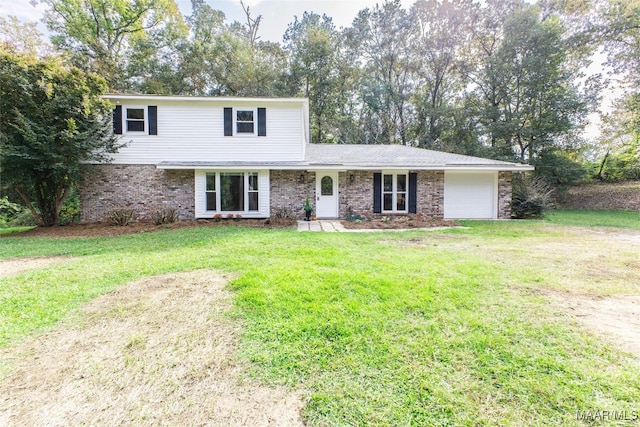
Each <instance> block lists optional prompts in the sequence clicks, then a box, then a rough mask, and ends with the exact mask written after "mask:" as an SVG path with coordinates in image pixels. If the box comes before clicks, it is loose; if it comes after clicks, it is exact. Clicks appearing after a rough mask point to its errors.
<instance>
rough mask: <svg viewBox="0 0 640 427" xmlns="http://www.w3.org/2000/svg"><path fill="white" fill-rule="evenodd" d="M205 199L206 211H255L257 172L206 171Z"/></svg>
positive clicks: (256, 207) (256, 202) (258, 203)
mask: <svg viewBox="0 0 640 427" xmlns="http://www.w3.org/2000/svg"><path fill="white" fill-rule="evenodd" d="M205 201H206V210H207V211H208V212H257V211H258V210H259V206H260V200H259V191H258V173H257V172H208V173H206V185H205Z"/></svg>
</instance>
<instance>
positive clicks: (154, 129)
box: [148, 105, 158, 135]
mask: <svg viewBox="0 0 640 427" xmlns="http://www.w3.org/2000/svg"><path fill="white" fill-rule="evenodd" d="M148 110H149V135H157V134H158V107H157V106H155V105H149V107H148Z"/></svg>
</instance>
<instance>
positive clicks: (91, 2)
mask: <svg viewBox="0 0 640 427" xmlns="http://www.w3.org/2000/svg"><path fill="white" fill-rule="evenodd" d="M40 1H41V2H44V3H46V4H48V5H49V6H50V10H49V12H48V13H47V16H46V23H47V26H48V28H49V31H50V32H51V41H52V43H53V45H54V47H55V48H57V49H58V52H61V53H63V54H64V55H65V57H66V58H68V59H69V60H70V61H71V62H72V63H73V64H75V65H77V66H78V67H80V68H81V69H83V70H87V71H95V72H97V73H98V74H100V75H101V76H102V77H104V78H105V79H106V81H107V84H108V88H109V90H110V91H112V92H118V91H127V92H132V93H155V94H175V95H200V96H305V97H308V98H309V101H310V122H311V129H312V141H313V142H317V143H341V144H405V145H411V146H418V147H423V148H432V149H438V150H445V151H449V152H456V153H462V154H470V155H481V156H486V157H492V158H499V159H507V160H513V161H524V162H531V163H534V164H535V165H536V166H537V173H543V174H544V173H545V171H552V170H554V171H556V172H557V171H559V170H562V169H563V168H562V167H558V165H559V164H564V165H568V164H569V163H566V162H565V160H566V161H567V162H574V161H575V160H579V159H580V158H581V157H580V156H581V155H582V156H584V157H583V159H584V158H586V159H587V160H592V161H596V162H597V161H598V160H599V156H600V158H601V157H602V156H603V155H604V154H605V153H608V152H609V151H610V150H609V149H608V147H612V150H613V151H615V153H618V152H625V153H627V154H625V155H626V156H627V157H628V155H629V153H633V152H637V149H636V148H633V147H631V148H629V144H632V145H633V141H637V140H638V136H637V135H638V132H639V131H638V127H637V126H636V125H635V124H634V123H636V122H635V121H634V120H635V119H633V117H638V116H639V115H640V114H639V113H638V111H637V110H634V109H635V108H637V106H638V105H639V103H638V102H637V101H634V100H637V99H638V96H639V95H638V86H639V85H640V67H639V65H638V64H639V61H638V58H639V55H638V53H639V52H640V44H639V40H640V39H639V34H640V30H639V28H640V3H639V2H638V0H624V1H623V0H589V1H588V2H581V1H555V0H538V1H537V2H535V3H533V2H530V1H525V0H486V1H482V2H481V1H478V0H416V1H415V3H414V4H413V5H411V7H409V8H405V7H403V3H401V2H400V1H399V0H385V1H382V2H380V3H379V4H377V5H376V6H374V7H372V8H365V9H363V10H361V11H359V13H358V14H357V16H355V18H354V20H353V21H352V24H351V25H350V26H348V27H346V28H336V26H335V25H334V23H333V20H332V18H331V17H330V16H326V15H322V16H321V15H318V14H315V13H312V12H305V13H304V14H303V16H302V17H294V18H293V20H292V22H291V23H290V24H289V25H288V27H287V29H286V32H285V34H284V35H283V42H282V43H276V42H267V41H263V40H262V39H261V37H260V25H261V23H262V22H263V21H264V19H263V17H262V16H255V15H253V14H252V11H251V10H250V9H249V8H248V7H246V6H245V5H244V4H241V5H242V7H243V9H244V12H245V17H246V19H245V20H244V22H228V21H227V19H226V17H225V15H224V13H222V12H221V11H219V10H216V9H215V7H214V6H215V3H210V2H207V1H206V0H192V1H191V14H190V15H188V16H182V14H181V12H180V10H179V9H178V8H177V6H176V3H175V1H174V0H154V1H151V0H123V1H118V2H111V1H107V0H40ZM14 33H15V31H14ZM14 41H15V42H18V43H23V42H21V41H20V40H19V39H18V38H16V37H14ZM23 44H24V43H23ZM597 52H603V53H604V54H605V55H607V56H608V63H609V66H611V67H613V69H614V71H616V72H617V73H619V74H618V75H621V76H623V77H624V78H623V79H622V82H623V86H624V89H625V95H624V97H623V99H621V100H619V101H618V103H617V107H616V108H615V109H614V110H613V111H610V112H608V115H609V116H608V118H607V119H606V122H605V127H606V126H608V125H606V123H614V122H615V123H626V124H625V125H624V126H619V127H618V131H622V132H623V133H624V135H623V136H624V137H623V136H621V135H620V132H617V133H615V132H614V133H612V132H609V131H607V132H604V133H603V138H601V139H600V140H599V141H598V142H596V143H595V147H596V148H594V145H593V144H591V145H589V144H587V143H586V141H585V140H584V138H583V134H582V131H583V129H584V127H585V125H586V124H587V115H588V114H589V113H595V112H596V110H597V109H596V107H597V105H598V101H599V97H600V95H601V94H600V87H601V86H602V85H603V83H605V81H606V80H607V75H606V73H596V74H594V75H592V76H591V77H587V76H585V70H586V68H587V66H588V65H589V63H590V62H591V61H592V60H593V55H594V54H595V53H597ZM609 80H612V79H609ZM614 115H615V116H616V117H613V116H614ZM630 117H631V118H630ZM629 123H631V124H629ZM607 135H609V136H611V135H615V137H614V136H611V138H614V139H615V141H618V143H616V144H613V143H612V139H611V138H609V139H607ZM634 135H635V136H634ZM620 141H625V142H624V143H621V142H620ZM629 141H631V142H629ZM625 150H626V151H625ZM629 150H631V151H629ZM634 150H636V151H634ZM613 151H612V152H611V155H610V156H609V157H610V158H611V156H613V154H615V153H614V152H613ZM623 157H624V156H623ZM632 157H633V155H632ZM558 159H561V160H562V161H561V162H560V163H558V162H559V160H558ZM546 162H550V163H549V164H546ZM556 172H553V173H556ZM549 173H551V172H549ZM554 179H555V178H554Z"/></svg>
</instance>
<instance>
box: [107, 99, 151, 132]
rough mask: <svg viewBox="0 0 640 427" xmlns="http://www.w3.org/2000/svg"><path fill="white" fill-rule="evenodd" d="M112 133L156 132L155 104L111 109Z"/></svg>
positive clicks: (118, 106) (117, 106) (120, 106)
mask: <svg viewBox="0 0 640 427" xmlns="http://www.w3.org/2000/svg"><path fill="white" fill-rule="evenodd" d="M113 133H115V134H116V135H122V134H123V133H134V134H144V135H157V134H158V107H157V106H156V105H148V106H146V107H141V106H122V105H116V106H115V108H114V109H113Z"/></svg>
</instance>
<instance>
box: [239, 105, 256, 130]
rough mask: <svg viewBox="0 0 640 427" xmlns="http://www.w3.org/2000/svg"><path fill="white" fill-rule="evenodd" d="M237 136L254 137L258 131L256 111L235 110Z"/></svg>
mask: <svg viewBox="0 0 640 427" xmlns="http://www.w3.org/2000/svg"><path fill="white" fill-rule="evenodd" d="M235 113H236V115H235V120H236V134H239V135H244V134H247V135H254V134H255V129H256V112H255V110H248V109H237V110H235Z"/></svg>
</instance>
